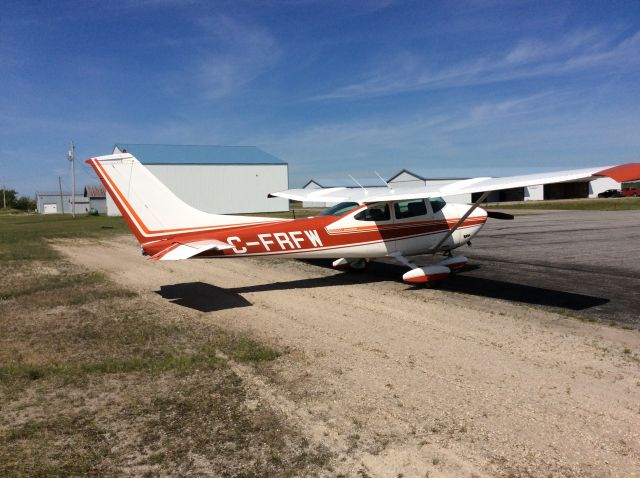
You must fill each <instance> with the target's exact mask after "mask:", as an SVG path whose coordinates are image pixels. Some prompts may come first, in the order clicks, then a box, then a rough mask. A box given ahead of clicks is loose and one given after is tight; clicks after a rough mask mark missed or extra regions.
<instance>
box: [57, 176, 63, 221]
mask: <svg viewBox="0 0 640 478" xmlns="http://www.w3.org/2000/svg"><path fill="white" fill-rule="evenodd" d="M58 186H59V187H60V207H61V208H62V214H64V200H63V199H62V178H61V177H60V176H58Z"/></svg>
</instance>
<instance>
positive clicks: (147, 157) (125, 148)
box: [107, 143, 289, 214]
mask: <svg viewBox="0 0 640 478" xmlns="http://www.w3.org/2000/svg"><path fill="white" fill-rule="evenodd" d="M124 152H128V153H131V154H132V155H133V156H135V157H136V158H137V159H138V161H140V162H141V163H142V164H143V165H144V166H145V167H147V168H148V169H149V170H150V171H151V172H152V173H153V174H154V175H155V176H156V177H157V178H158V179H159V180H160V181H162V182H163V183H164V184H165V185H166V186H167V187H168V188H169V189H171V191H173V193H174V194H175V195H176V196H178V197H179V198H180V199H182V200H183V201H184V202H186V203H187V204H189V205H190V206H193V207H194V208H196V209H200V210H201V211H205V212H209V213H213V214H238V213H257V212H278V211H288V210H289V201H288V200H286V199H282V198H272V199H267V195H268V194H269V193H270V192H273V191H282V190H284V189H288V188H289V172H288V164H287V163H286V162H284V161H282V160H281V159H279V158H277V157H275V156H273V155H271V154H269V153H266V152H265V151H262V150H261V149H259V148H257V147H255V146H217V145H171V144H130V143H116V144H115V145H114V147H113V154H117V153H124ZM110 206H111V207H110ZM113 206H114V204H113V201H112V200H111V198H110V197H108V198H107V211H108V213H109V214H112V213H113V211H117V208H115V207H113Z"/></svg>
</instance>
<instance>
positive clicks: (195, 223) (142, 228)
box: [87, 153, 281, 243]
mask: <svg viewBox="0 0 640 478" xmlns="http://www.w3.org/2000/svg"><path fill="white" fill-rule="evenodd" d="M87 163H88V164H90V165H91V166H92V167H93V169H94V170H95V171H96V173H97V174H98V177H99V178H100V180H101V181H102V183H103V184H104V187H105V188H106V190H107V191H108V193H109V195H110V196H111V198H112V199H113V201H114V202H115V203H116V205H117V206H118V209H119V210H120V212H121V213H122V215H123V216H124V218H125V220H126V221H127V223H128V224H129V226H130V227H131V230H132V231H133V233H134V234H135V236H136V238H137V239H138V241H139V242H140V243H145V242H149V241H151V240H155V239H160V238H165V237H170V236H175V235H178V234H186V233H192V232H203V231H208V230H211V231H215V230H218V229H225V228H230V227H239V226H249V225H253V224H260V223H270V222H277V221H281V220H279V219H274V218H262V217H250V216H227V215H221V214H209V213H206V212H203V211H200V210H198V209H195V208H193V207H191V206H189V205H188V204H186V203H185V202H184V201H182V200H181V199H180V198H178V197H177V196H176V195H175V194H174V193H173V192H172V191H171V190H170V189H169V188H168V187H167V186H165V185H164V184H163V183H162V182H161V181H160V180H159V179H158V178H157V177H155V176H154V175H153V174H152V173H151V172H150V171H149V170H148V169H147V168H145V167H144V166H143V165H142V164H141V163H140V161H138V160H137V159H136V158H135V157H134V156H132V155H131V154H129V153H122V154H113V155H109V156H99V157H97V158H91V159H88V160H87Z"/></svg>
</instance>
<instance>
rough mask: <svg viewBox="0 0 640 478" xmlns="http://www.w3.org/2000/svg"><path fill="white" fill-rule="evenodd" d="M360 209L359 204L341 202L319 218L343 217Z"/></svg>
mask: <svg viewBox="0 0 640 478" xmlns="http://www.w3.org/2000/svg"><path fill="white" fill-rule="evenodd" d="M357 207H358V203H357V202H341V203H339V204H336V205H335V206H333V207H330V208H329V209H325V210H324V211H322V212H321V213H320V214H318V215H319V216H342V215H343V214H345V213H347V212H349V211H351V210H352V209H355V208H357Z"/></svg>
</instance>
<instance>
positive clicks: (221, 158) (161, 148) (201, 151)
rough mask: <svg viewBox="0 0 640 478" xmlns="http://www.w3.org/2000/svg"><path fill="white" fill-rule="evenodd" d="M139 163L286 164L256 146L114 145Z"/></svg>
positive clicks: (114, 149)
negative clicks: (131, 155) (132, 156)
mask: <svg viewBox="0 0 640 478" xmlns="http://www.w3.org/2000/svg"><path fill="white" fill-rule="evenodd" d="M116 149H117V150H119V151H120V152H124V151H125V150H126V151H127V152H129V153H131V154H133V155H134V156H135V157H136V158H137V159H138V161H140V162H141V163H142V164H287V163H286V162H285V161H283V160H281V159H280V158H276V157H275V156H273V155H271V154H269V153H266V152H264V151H262V150H261V149H260V148H256V147H255V146H217V145H192V144H188V145H187V144H185V145H181V144H131V143H116V144H115V145H114V148H113V151H114V153H115V152H117V151H116Z"/></svg>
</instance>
